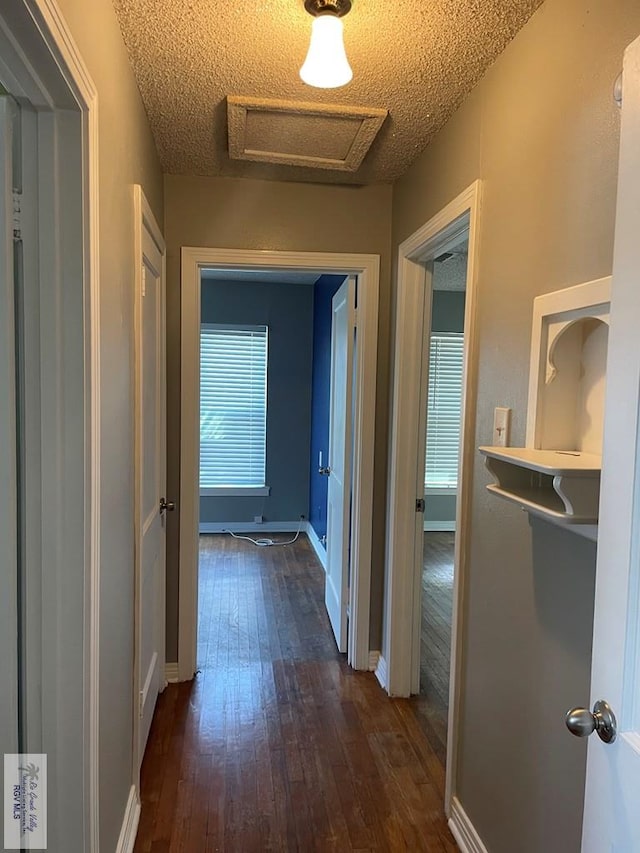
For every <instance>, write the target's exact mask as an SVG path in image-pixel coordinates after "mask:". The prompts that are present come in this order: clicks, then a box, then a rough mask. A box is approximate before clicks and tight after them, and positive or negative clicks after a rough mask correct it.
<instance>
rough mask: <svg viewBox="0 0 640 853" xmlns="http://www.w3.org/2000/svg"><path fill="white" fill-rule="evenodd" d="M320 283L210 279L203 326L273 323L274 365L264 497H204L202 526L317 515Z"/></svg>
mask: <svg viewBox="0 0 640 853" xmlns="http://www.w3.org/2000/svg"><path fill="white" fill-rule="evenodd" d="M312 311H313V286H312V285H311V284H304V285H300V284H288V283H278V282H273V281H270V282H241V281H211V280H207V279H206V277H204V276H203V280H202V296H201V313H202V322H203V323H231V324H238V325H242V324H247V325H250V326H253V325H265V326H268V328H269V354H268V365H267V459H266V481H267V485H268V486H270V487H271V493H270V494H269V495H268V496H264V497H260V496H257V497H245V496H227V497H212V496H209V495H208V496H202V497H201V498H200V522H201V524H207V523H221V522H223V523H227V522H249V523H251V522H253V519H254V516H256V515H262V516H263V518H264V521H265V522H267V523H273V522H278V521H284V522H295V521H297V520H298V519H299V518H300V515H305V516H306V517H308V515H309V506H308V502H309V441H310V426H311V424H310V412H311V336H312Z"/></svg>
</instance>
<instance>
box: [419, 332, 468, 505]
mask: <svg viewBox="0 0 640 853" xmlns="http://www.w3.org/2000/svg"><path fill="white" fill-rule="evenodd" d="M463 354H464V338H463V335H462V333H461V332H432V334H431V344H430V347H429V393H428V401H427V454H426V465H425V478H424V485H425V489H455V488H457V486H458V456H459V452H460V417H461V411H462V365H463Z"/></svg>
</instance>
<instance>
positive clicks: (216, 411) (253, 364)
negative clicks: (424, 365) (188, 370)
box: [197, 268, 356, 669]
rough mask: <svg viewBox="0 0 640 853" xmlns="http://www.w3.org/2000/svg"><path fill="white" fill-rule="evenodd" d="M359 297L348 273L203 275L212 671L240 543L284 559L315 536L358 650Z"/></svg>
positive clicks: (330, 591) (202, 618)
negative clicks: (231, 561)
mask: <svg viewBox="0 0 640 853" xmlns="http://www.w3.org/2000/svg"><path fill="white" fill-rule="evenodd" d="M355 292H356V281H355V277H350V276H347V275H344V274H343V275H321V274H320V273H319V272H289V271H286V270H271V269H267V270H262V269H256V270H241V269H229V268H212V269H211V268H209V269H208V268H203V269H202V271H201V287H200V293H201V296H200V398H199V403H200V468H199V490H200V499H199V533H200V541H199V545H200V547H199V574H198V577H199V601H200V604H199V614H198V661H197V663H198V667H199V668H200V669H203V668H205V667H206V666H207V665H208V662H209V661H210V659H211V656H212V655H214V656H216V655H217V654H218V651H219V633H220V630H223V629H221V628H220V626H212V625H211V624H210V623H211V620H210V618H209V614H210V613H211V612H212V607H211V602H210V599H211V590H212V589H213V587H214V586H215V584H216V583H217V580H218V578H217V577H214V574H215V575H219V555H220V552H222V551H225V550H229V551H231V550H232V549H233V548H234V547H237V546H238V542H239V541H243V542H245V543H246V542H248V543H250V544H251V545H253V546H254V547H257V548H277V549H280V548H282V547H287V546H288V545H293V544H294V543H295V542H296V541H297V540H298V539H299V538H300V539H301V540H305V539H306V537H307V536H308V537H309V539H310V540H311V541H312V543H313V549H314V550H315V552H316V554H317V556H318V558H319V560H320V563H321V564H322V566H323V568H324V569H325V571H326V595H325V602H326V610H327V613H328V616H329V621H330V623H331V627H332V629H333V633H334V636H335V640H336V645H337V647H338V650H339V651H340V652H346V650H347V632H348V616H347V604H348V582H349V562H350V554H349V540H350V530H351V518H350V507H351V480H352V468H353V442H352V433H353V430H352V424H353V417H352V400H353V394H352V389H353V365H354V363H355V358H356V338H355V332H356V330H355ZM312 486H313V500H312V497H311V487H312ZM322 494H323V495H324V506H322V503H323V499H322V496H321V495H322ZM312 505H313V507H314V512H313V513H311V512H310V507H311V506H312ZM232 540H236V542H235V543H234V542H233V541H232ZM274 559H276V557H275V556H274ZM214 566H217V568H215V569H214ZM232 586H233V584H232ZM234 589H236V592H238V591H239V589H240V588H239V587H235V586H234ZM231 594H232V595H233V593H231ZM235 607H236V609H238V610H239V609H241V603H240V602H236V605H235ZM229 613H230V620H229V621H228V624H227V627H226V630H227V632H228V633H229V634H232V633H233V632H234V631H235V630H236V622H237V621H238V620H237V619H236V618H235V616H234V615H233V608H231V610H230V611H229ZM247 618H248V617H247Z"/></svg>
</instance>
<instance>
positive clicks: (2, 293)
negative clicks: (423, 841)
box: [0, 96, 19, 754]
mask: <svg viewBox="0 0 640 853" xmlns="http://www.w3.org/2000/svg"><path fill="white" fill-rule="evenodd" d="M11 125H12V108H11V100H10V98H8V97H6V96H5V97H0V483H1V484H2V488H0V543H1V545H0V649H2V653H1V654H0V684H1V685H2V689H0V753H2V754H4V753H8V752H18V632H19V625H18V584H17V580H18V512H17V508H18V481H17V448H18V445H17V425H16V413H17V410H16V333H15V322H14V318H15V310H14V269H13V225H12V221H13V220H12V211H13V200H12V196H13V181H12V158H11V151H12V129H11Z"/></svg>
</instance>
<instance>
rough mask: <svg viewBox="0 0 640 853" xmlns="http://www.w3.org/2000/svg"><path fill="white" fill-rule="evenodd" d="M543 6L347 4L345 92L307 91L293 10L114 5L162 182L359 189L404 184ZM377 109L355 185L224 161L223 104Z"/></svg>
mask: <svg viewBox="0 0 640 853" xmlns="http://www.w3.org/2000/svg"><path fill="white" fill-rule="evenodd" d="M541 2H542V0H426V2H423V3H417V2H415V0H354V3H353V6H352V9H351V12H350V13H349V14H348V15H347V16H346V17H345V18H344V19H343V21H344V33H345V46H346V50H347V56H348V57H349V62H350V63H351V67H352V68H353V80H352V81H351V83H349V84H348V85H347V86H343V87H341V88H339V89H333V90H322V89H314V88H312V87H310V86H307V85H305V84H304V83H303V82H302V81H301V80H300V78H299V76H298V70H299V68H300V66H301V65H302V62H303V61H304V58H305V55H306V51H307V47H308V45H309V35H310V31H311V29H310V28H311V20H312V19H311V16H310V15H308V14H307V12H305V10H304V6H303V3H302V0H251V2H249V0H235V2H227V0H225V2H223V0H182V2H179V0H171V2H167V0H114V6H115V9H116V13H117V15H118V18H119V21H120V26H121V28H122V33H123V36H124V40H125V43H126V45H127V49H128V51H129V55H130V57H131V62H132V65H133V69H134V72H135V74H136V77H137V80H138V85H139V87H140V91H141V93H142V98H143V100H144V103H145V107H146V110H147V114H148V116H149V121H150V124H151V128H152V131H153V134H154V137H155V140H156V145H157V147H158V153H159V155H160V159H161V161H162V165H163V168H164V171H165V172H167V173H169V174H185V175H222V176H229V177H251V178H263V179H264V178H267V179H269V178H271V179H274V180H295V181H321V182H336V183H355V184H369V183H378V182H391V181H394V180H395V179H396V178H398V177H399V176H400V175H402V174H403V173H404V172H405V171H406V170H407V168H408V167H409V166H410V164H411V163H412V162H413V160H414V159H415V158H416V157H417V156H418V154H419V153H420V152H421V151H422V150H423V149H424V148H425V147H426V146H427V145H428V143H429V141H430V140H431V139H432V137H433V136H434V134H436V133H437V132H438V130H440V128H441V127H442V126H443V125H444V124H445V123H446V121H447V119H448V118H449V117H450V116H451V115H452V114H453V112H455V110H456V108H457V107H458V106H459V104H460V103H461V101H462V100H463V99H464V97H465V95H467V94H468V92H469V91H470V90H471V89H472V88H473V86H474V85H475V83H476V82H477V81H478V80H479V79H480V77H481V76H482V74H483V73H484V71H485V70H486V68H487V67H488V66H489V65H490V64H491V63H492V62H493V60H494V59H495V58H496V57H497V56H498V55H499V54H500V53H501V51H502V50H503V49H504V48H505V47H506V45H507V44H508V42H509V41H510V40H511V39H512V38H513V36H514V35H515V34H516V33H517V32H518V30H519V29H520V28H521V27H522V26H523V25H524V24H525V23H526V21H527V20H528V19H529V17H530V16H531V15H532V13H533V12H534V11H535V9H536V8H537V7H538V6H539V5H540V4H541ZM227 95H242V96H251V97H264V98H286V99H289V100H300V101H308V102H315V103H323V104H344V105H352V106H367V107H379V108H382V109H387V110H388V111H389V116H388V117H387V119H386V121H385V122H384V125H383V126H382V129H381V130H380V132H379V134H378V136H377V138H376V140H375V142H374V143H373V146H372V147H371V150H370V151H369V153H368V155H367V156H366V158H365V160H364V162H363V163H362V165H361V166H360V168H359V169H358V170H357V171H356V172H353V173H345V172H339V171H335V172H334V171H331V170H325V169H323V170H316V169H310V168H304V167H299V166H283V165H271V164H263V163H251V162H245V161H238V160H231V159H230V158H229V155H228V151H227V116H226V100H225V99H226V96H227Z"/></svg>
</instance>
